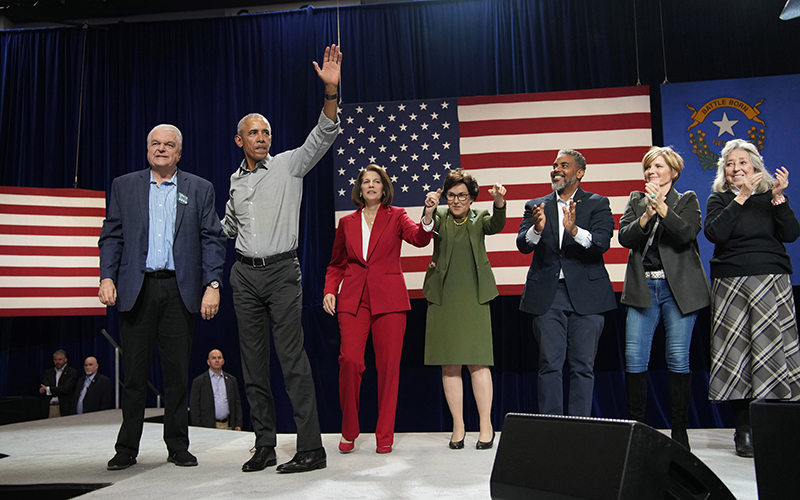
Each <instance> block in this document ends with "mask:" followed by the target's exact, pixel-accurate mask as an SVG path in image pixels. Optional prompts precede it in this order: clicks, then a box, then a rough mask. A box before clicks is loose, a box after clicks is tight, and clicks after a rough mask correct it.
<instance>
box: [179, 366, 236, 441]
mask: <svg viewBox="0 0 800 500" xmlns="http://www.w3.org/2000/svg"><path fill="white" fill-rule="evenodd" d="M222 376H223V377H224V379H225V390H226V391H227V393H228V410H229V412H230V413H229V414H228V425H229V426H230V427H231V429H233V428H235V427H239V428H241V427H242V400H241V398H239V384H238V383H237V382H236V377H234V376H233V375H231V374H229V373H226V372H225V371H223V372H222ZM189 411H190V414H191V416H192V425H194V426H197V427H211V428H214V427H216V420H217V417H216V412H215V409H214V389H213V388H212V387H211V375H209V374H208V370H206V371H205V372H204V373H202V374H200V375H198V376H197V377H196V378H195V379H194V380H193V381H192V394H191V396H190V399H189Z"/></svg>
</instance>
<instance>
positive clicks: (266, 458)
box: [242, 446, 278, 472]
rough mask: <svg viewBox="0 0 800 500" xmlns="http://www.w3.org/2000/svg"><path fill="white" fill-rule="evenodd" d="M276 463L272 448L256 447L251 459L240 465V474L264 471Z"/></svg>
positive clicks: (273, 448)
mask: <svg viewBox="0 0 800 500" xmlns="http://www.w3.org/2000/svg"><path fill="white" fill-rule="evenodd" d="M277 463H278V458H277V457H276V456H275V447H274V446H257V447H256V452H255V453H254V454H253V458H251V459H250V460H248V461H247V462H245V463H244V465H242V472H255V471H259V470H264V469H266V468H267V467H271V466H273V465H275V464H277Z"/></svg>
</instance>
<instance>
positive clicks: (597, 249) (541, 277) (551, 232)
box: [517, 187, 617, 315]
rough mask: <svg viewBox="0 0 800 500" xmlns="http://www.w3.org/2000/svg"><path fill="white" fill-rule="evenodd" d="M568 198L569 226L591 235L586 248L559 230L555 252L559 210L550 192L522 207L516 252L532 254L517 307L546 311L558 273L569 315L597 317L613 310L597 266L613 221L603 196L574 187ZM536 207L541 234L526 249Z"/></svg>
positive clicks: (601, 266) (536, 312)
mask: <svg viewBox="0 0 800 500" xmlns="http://www.w3.org/2000/svg"><path fill="white" fill-rule="evenodd" d="M574 200H575V203H576V207H575V225H577V226H578V227H580V228H583V229H586V230H587V231H589V232H590V233H592V244H591V245H590V246H589V248H584V247H583V246H581V245H579V244H578V243H577V242H576V241H575V240H574V239H573V238H572V236H571V235H570V234H569V233H567V232H564V240H563V241H562V244H561V247H560V248H559V245H558V234H559V227H558V211H557V210H559V208H558V202H557V201H556V193H555V192H554V193H551V194H549V195H547V196H543V197H541V198H537V199H535V200H530V201H528V202H527V203H526V204H525V214H524V216H523V217H522V223H521V224H520V227H519V233H518V234H517V248H518V249H519V251H520V252H522V253H531V252H533V259H532V260H531V267H530V269H529V270H528V276H527V279H526V281H525V289H524V290H523V292H522V299H521V301H520V306H519V308H520V309H521V310H523V311H525V312H529V313H531V314H534V315H541V314H544V313H546V312H547V311H548V310H549V309H550V306H551V305H552V304H553V299H554V298H555V294H556V287H557V286H558V276H559V272H560V271H561V270H562V269H563V270H564V280H565V282H566V285H567V291H568V293H569V298H570V300H571V301H572V306H573V307H574V308H575V312H577V313H578V314H599V313H602V312H605V311H609V310H611V309H615V308H616V307H617V301H616V299H615V298H614V288H613V287H612V286H611V280H610V279H609V277H608V272H607V271H606V268H605V263H604V262H603V254H604V253H605V252H606V250H608V249H609V247H610V246H611V236H612V235H613V233H614V218H613V217H612V215H611V208H610V205H609V203H608V198H606V197H605V196H600V195H598V194H594V193H589V192H586V191H584V190H583V189H581V188H580V187H579V188H578V190H577V191H576V192H575V197H574ZM542 203H544V205H545V206H544V210H545V217H546V221H545V226H544V230H543V231H542V236H541V238H540V239H539V242H538V243H537V244H536V245H531V244H530V243H528V240H527V239H526V237H525V235H526V234H527V232H528V229H529V228H530V227H531V226H533V207H534V206H539V205H540V204H542Z"/></svg>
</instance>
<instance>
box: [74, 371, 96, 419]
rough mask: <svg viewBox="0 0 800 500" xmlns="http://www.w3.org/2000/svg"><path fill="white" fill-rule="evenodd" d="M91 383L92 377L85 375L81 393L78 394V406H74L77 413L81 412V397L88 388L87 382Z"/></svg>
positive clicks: (84, 395)
mask: <svg viewBox="0 0 800 500" xmlns="http://www.w3.org/2000/svg"><path fill="white" fill-rule="evenodd" d="M91 383H92V379H90V378H89V377H86V381H85V382H84V383H83V389H81V395H80V396H78V407H77V408H76V410H77V412H78V415H80V414H81V413H83V398H85V397H86V390H87V389H88V388H89V384H91Z"/></svg>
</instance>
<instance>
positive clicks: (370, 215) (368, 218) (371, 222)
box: [364, 210, 378, 227]
mask: <svg viewBox="0 0 800 500" xmlns="http://www.w3.org/2000/svg"><path fill="white" fill-rule="evenodd" d="M377 215H378V213H377V212H375V213H374V214H369V213H367V211H366V210H364V220H365V221H367V224H369V227H372V225H373V224H374V223H375V217H376V216H377ZM370 218H371V219H372V220H370Z"/></svg>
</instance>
